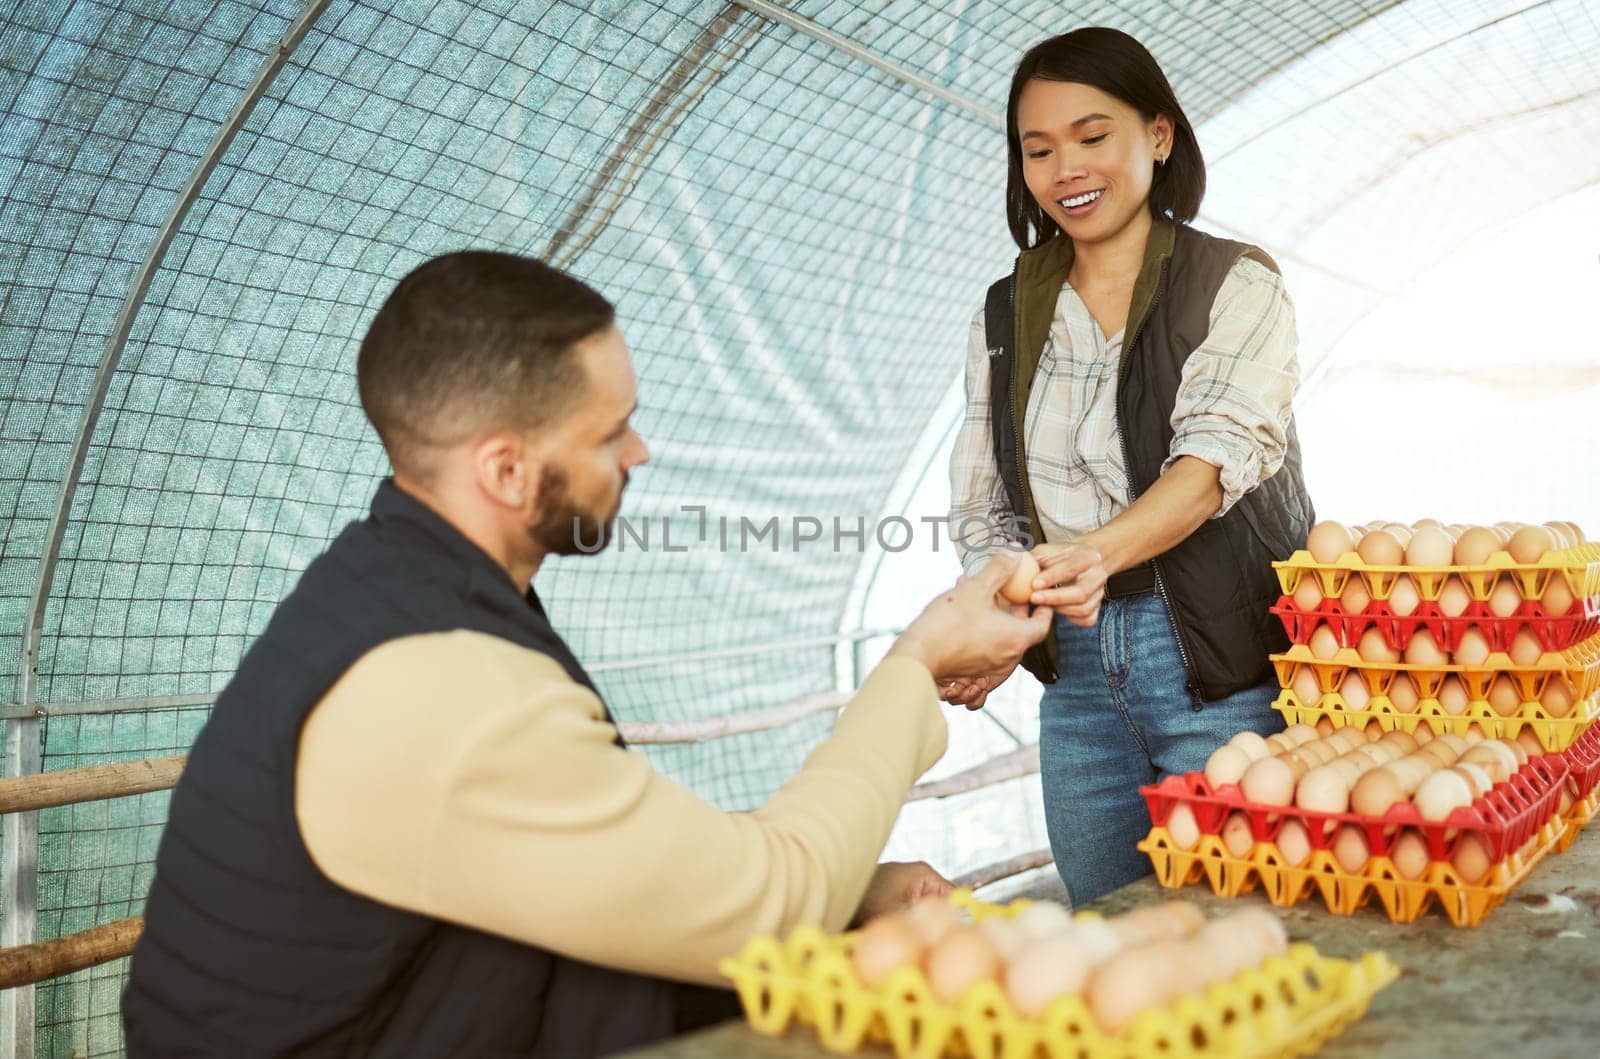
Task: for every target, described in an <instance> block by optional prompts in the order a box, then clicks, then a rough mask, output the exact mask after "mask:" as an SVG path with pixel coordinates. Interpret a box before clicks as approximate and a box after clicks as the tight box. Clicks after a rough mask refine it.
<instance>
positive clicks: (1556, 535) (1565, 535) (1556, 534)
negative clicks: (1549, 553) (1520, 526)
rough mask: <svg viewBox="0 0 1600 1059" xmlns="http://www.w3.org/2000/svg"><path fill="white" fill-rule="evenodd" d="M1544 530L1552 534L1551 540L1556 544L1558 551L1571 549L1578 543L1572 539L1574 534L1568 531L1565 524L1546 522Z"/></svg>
mask: <svg viewBox="0 0 1600 1059" xmlns="http://www.w3.org/2000/svg"><path fill="white" fill-rule="evenodd" d="M1544 528H1545V529H1546V530H1548V531H1549V532H1550V539H1551V540H1552V541H1554V542H1555V547H1556V548H1557V549H1558V550H1559V549H1564V548H1571V547H1573V546H1574V545H1576V544H1577V543H1578V542H1577V541H1575V540H1573V539H1572V533H1571V531H1570V530H1568V529H1567V527H1566V525H1565V523H1561V522H1546V523H1545V524H1544Z"/></svg>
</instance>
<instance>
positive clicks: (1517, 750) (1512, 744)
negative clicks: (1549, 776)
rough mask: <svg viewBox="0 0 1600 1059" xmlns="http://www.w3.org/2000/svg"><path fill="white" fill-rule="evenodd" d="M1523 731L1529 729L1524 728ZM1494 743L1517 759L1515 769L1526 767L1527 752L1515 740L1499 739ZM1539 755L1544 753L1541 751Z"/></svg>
mask: <svg viewBox="0 0 1600 1059" xmlns="http://www.w3.org/2000/svg"><path fill="white" fill-rule="evenodd" d="M1523 731H1529V729H1526V728H1525V729H1523ZM1496 742H1498V743H1499V744H1500V745H1501V746H1503V747H1505V748H1506V749H1507V750H1509V751H1511V753H1512V755H1513V756H1515V757H1516V759H1517V768H1521V767H1522V766H1524V765H1526V764H1527V763H1528V750H1527V748H1526V747H1524V746H1523V745H1522V744H1521V743H1520V742H1518V741H1517V740H1515V739H1499V740H1496ZM1539 753H1541V754H1542V753H1544V751H1542V750H1541V751H1539Z"/></svg>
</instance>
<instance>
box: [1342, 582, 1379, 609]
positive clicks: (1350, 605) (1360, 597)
mask: <svg viewBox="0 0 1600 1059" xmlns="http://www.w3.org/2000/svg"><path fill="white" fill-rule="evenodd" d="M1371 602H1372V593H1370V592H1368V591H1367V583H1366V582H1365V581H1363V580H1361V578H1359V577H1351V578H1350V579H1349V580H1348V581H1346V582H1345V583H1344V591H1343V592H1341V593H1340V594H1339V606H1341V607H1343V608H1344V612H1345V613H1346V614H1362V613H1365V611H1366V609H1367V605H1368V604H1370V603H1371Z"/></svg>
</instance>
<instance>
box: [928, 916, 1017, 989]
mask: <svg viewBox="0 0 1600 1059" xmlns="http://www.w3.org/2000/svg"><path fill="white" fill-rule="evenodd" d="M925 969H926V972H927V976H928V985H929V987H930V988H931V989H932V990H933V995H934V996H935V997H936V998H938V1000H939V1002H940V1003H943V1004H954V1003H955V1002H956V1001H957V1000H960V999H961V996H962V994H964V993H965V992H966V991H967V990H968V989H969V988H971V987H972V986H973V985H975V984H977V983H978V982H982V981H995V980H997V979H999V977H1000V970H1001V964H1000V954H999V953H997V952H995V950H994V946H993V945H991V944H990V943H989V939H988V938H987V937H986V936H985V935H984V933H983V931H982V930H980V929H978V928H977V927H968V926H963V927H957V928H956V929H955V930H952V931H951V932H950V933H949V934H946V935H945V936H944V938H943V939H941V940H940V941H939V943H938V944H937V945H935V946H934V947H933V949H932V950H931V951H930V952H929V953H928V958H927V963H926V968H925Z"/></svg>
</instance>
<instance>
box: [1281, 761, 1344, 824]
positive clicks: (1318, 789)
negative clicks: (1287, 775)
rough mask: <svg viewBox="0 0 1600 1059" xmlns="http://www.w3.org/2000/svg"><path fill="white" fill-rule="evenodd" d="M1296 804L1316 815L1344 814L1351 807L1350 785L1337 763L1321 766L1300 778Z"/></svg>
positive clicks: (1295, 799)
mask: <svg viewBox="0 0 1600 1059" xmlns="http://www.w3.org/2000/svg"><path fill="white" fill-rule="evenodd" d="M1294 804H1295V805H1298V806H1299V807H1300V808H1302V809H1306V810H1309V811H1311V812H1315V813H1342V812H1344V811H1345V810H1346V809H1348V808H1349V807H1350V785H1349V782H1348V781H1347V780H1346V779H1345V777H1344V773H1343V771H1342V770H1340V769H1339V768H1338V767H1337V763H1335V764H1328V765H1319V766H1318V767H1316V768H1314V769H1312V770H1311V771H1310V772H1307V773H1306V774H1305V775H1304V776H1302V777H1301V778H1300V782H1299V784H1297V785H1296V787H1295V791H1294Z"/></svg>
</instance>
